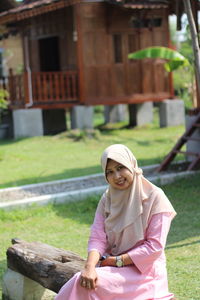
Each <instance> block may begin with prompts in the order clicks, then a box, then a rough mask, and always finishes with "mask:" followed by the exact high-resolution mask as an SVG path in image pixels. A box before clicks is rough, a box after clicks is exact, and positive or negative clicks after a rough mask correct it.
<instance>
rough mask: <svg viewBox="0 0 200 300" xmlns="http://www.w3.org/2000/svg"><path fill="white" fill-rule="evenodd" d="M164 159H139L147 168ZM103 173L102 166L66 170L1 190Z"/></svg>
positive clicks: (0, 187)
mask: <svg viewBox="0 0 200 300" xmlns="http://www.w3.org/2000/svg"><path fill="white" fill-rule="evenodd" d="M161 161H162V158H160V157H158V158H157V161H155V159H138V164H139V166H147V165H153V164H156V163H160V162H161ZM97 173H102V168H101V166H100V164H98V165H95V166H91V167H87V168H73V169H66V170H65V171H64V172H61V173H57V174H52V175H48V176H39V177H28V178H22V179H18V180H15V181H7V182H5V183H3V184H0V189H2V188H7V187H16V186H22V185H27V184H35V183H42V182H48V181H54V180H62V179H69V178H74V177H79V176H87V175H92V174H97Z"/></svg>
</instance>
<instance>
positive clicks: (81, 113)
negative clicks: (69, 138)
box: [71, 105, 94, 129]
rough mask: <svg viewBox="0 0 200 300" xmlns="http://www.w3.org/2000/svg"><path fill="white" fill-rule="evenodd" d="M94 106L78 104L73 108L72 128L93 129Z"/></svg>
mask: <svg viewBox="0 0 200 300" xmlns="http://www.w3.org/2000/svg"><path fill="white" fill-rule="evenodd" d="M93 111H94V108H93V106H81V105H76V106H74V107H72V109H71V129H77V128H78V129H93Z"/></svg>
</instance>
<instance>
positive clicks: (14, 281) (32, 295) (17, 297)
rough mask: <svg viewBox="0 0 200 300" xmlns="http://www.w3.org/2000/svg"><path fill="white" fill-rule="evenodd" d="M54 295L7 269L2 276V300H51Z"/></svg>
mask: <svg viewBox="0 0 200 300" xmlns="http://www.w3.org/2000/svg"><path fill="white" fill-rule="evenodd" d="M55 295H56V294H55V293H54V292H52V291H49V290H47V289H45V288H44V287H42V286H41V285H40V284H39V283H37V282H35V281H33V280H31V279H29V278H27V277H25V276H23V275H21V274H19V273H17V272H14V271H12V270H11V269H8V270H7V271H6V273H5V274H4V276H3V282H2V299H3V300H45V299H46V300H47V299H48V300H51V299H52V300H53V299H54V298H55Z"/></svg>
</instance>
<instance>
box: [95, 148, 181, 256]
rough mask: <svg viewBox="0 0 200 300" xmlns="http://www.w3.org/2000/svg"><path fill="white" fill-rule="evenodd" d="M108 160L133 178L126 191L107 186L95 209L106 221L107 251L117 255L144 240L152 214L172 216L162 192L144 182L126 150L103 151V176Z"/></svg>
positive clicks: (144, 179) (146, 181)
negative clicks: (114, 162)
mask: <svg viewBox="0 0 200 300" xmlns="http://www.w3.org/2000/svg"><path fill="white" fill-rule="evenodd" d="M108 159H112V160H114V161H116V162H118V163H120V164H122V165H124V166H125V167H126V168H128V169H129V170H130V171H131V172H132V173H133V175H134V178H133V183H132V185H131V186H130V187H129V188H128V189H126V190H118V189H115V188H113V187H112V186H109V188H108V190H107V191H106V192H105V194H104V195H103V197H102V199H101V201H100V203H99V206H98V211H99V212H101V213H102V214H103V215H104V216H105V218H106V219H105V231H106V234H107V238H108V243H109V248H110V249H109V250H110V251H111V253H112V254H113V255H117V254H120V253H123V252H125V251H126V250H128V249H130V248H132V247H133V246H134V245H135V244H136V243H137V242H139V241H141V240H143V239H144V232H145V230H146V228H147V226H148V221H149V220H150V218H151V217H152V216H153V215H154V214H157V213H161V212H169V213H171V216H172V218H173V217H174V216H175V215H176V212H175V211H174V209H173V207H172V205H171V203H170V202H169V200H168V199H167V197H166V196H165V194H164V192H163V191H162V190H161V189H160V188H158V187H156V186H155V185H154V184H152V183H151V182H150V181H148V180H147V179H146V178H144V176H143V175H142V170H141V169H140V168H138V165H137V160H136V158H135V157H134V155H133V154H132V152H131V151H130V150H129V149H128V148H127V147H126V146H124V145H121V144H115V145H112V146H110V147H108V148H106V150H105V151H104V152H103V155H102V158H101V163H102V168H103V170H104V173H105V171H106V165H107V161H108Z"/></svg>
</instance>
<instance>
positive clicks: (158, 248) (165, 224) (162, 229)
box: [128, 213, 171, 273]
mask: <svg viewBox="0 0 200 300" xmlns="http://www.w3.org/2000/svg"><path fill="white" fill-rule="evenodd" d="M170 224H171V214H170V213H159V214H156V215H154V216H153V217H152V218H151V220H150V223H149V226H148V228H147V231H146V233H145V240H144V241H143V242H142V244H141V243H140V245H139V246H137V245H136V246H135V247H134V248H133V249H131V250H130V251H129V252H128V254H129V256H130V258H131V260H132V261H133V263H134V264H135V265H136V267H137V268H138V269H139V270H140V272H141V273H144V272H145V271H147V270H148V269H149V268H151V267H152V265H153V263H154V261H155V260H156V259H158V258H159V257H160V256H161V255H164V252H163V250H164V247H165V244H166V239H167V235H168V232H169V228H170Z"/></svg>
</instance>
